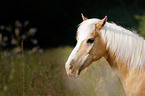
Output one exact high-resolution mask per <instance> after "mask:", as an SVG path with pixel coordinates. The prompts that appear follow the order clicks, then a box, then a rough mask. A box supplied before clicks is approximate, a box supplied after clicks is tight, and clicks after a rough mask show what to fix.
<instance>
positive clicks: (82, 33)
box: [77, 19, 98, 41]
mask: <svg viewBox="0 0 145 96" xmlns="http://www.w3.org/2000/svg"><path fill="white" fill-rule="evenodd" d="M97 21H98V19H89V20H86V21H83V22H82V23H81V24H80V26H79V27H78V30H77V39H78V38H79V39H81V41H83V40H84V39H86V38H87V36H89V35H91V34H92V32H93V31H94V30H95V24H96V22H97Z"/></svg>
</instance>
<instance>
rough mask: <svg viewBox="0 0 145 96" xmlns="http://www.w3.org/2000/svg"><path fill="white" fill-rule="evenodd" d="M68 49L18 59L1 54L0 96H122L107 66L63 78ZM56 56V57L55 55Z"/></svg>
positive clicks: (102, 62) (98, 64)
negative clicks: (73, 76) (76, 76)
mask: <svg viewBox="0 0 145 96" xmlns="http://www.w3.org/2000/svg"><path fill="white" fill-rule="evenodd" d="M71 50H72V48H71V47H59V48H55V49H49V50H45V52H44V53H43V54H39V53H36V54H33V55H28V54H27V52H24V58H23V59H19V58H18V57H17V54H12V56H11V57H9V58H6V57H5V56H4V52H1V53H0V61H1V63H0V77H1V78H0V96H22V95H23V94H24V96H123V94H124V93H123V90H122V86H121V84H120V82H119V80H118V78H117V77H116V75H115V74H114V73H113V72H112V70H111V68H110V67H109V65H108V63H107V62H106V61H105V60H104V59H103V58H102V59H101V60H100V61H97V62H94V63H93V64H92V65H91V66H89V68H88V69H87V70H84V71H83V72H81V75H80V76H79V77H78V78H70V77H69V76H67V75H66V71H65V67H64V64H65V62H66V60H67V58H68V56H69V54H70V52H71ZM56 54H57V55H56Z"/></svg>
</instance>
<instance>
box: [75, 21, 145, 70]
mask: <svg viewBox="0 0 145 96" xmlns="http://www.w3.org/2000/svg"><path fill="white" fill-rule="evenodd" d="M99 21H100V20H99V19H88V20H86V21H83V22H82V23H81V24H80V25H79V28H78V31H77V39H78V38H79V41H82V40H84V39H85V38H86V37H87V36H88V35H89V34H91V33H92V32H93V31H94V29H95V24H96V23H97V22H99ZM100 31H101V36H102V39H103V41H104V43H105V44H106V50H108V51H109V52H111V54H112V56H114V57H115V58H116V60H120V61H121V62H123V63H124V64H126V66H127V67H128V68H130V69H132V70H133V71H135V70H140V71H141V70H143V68H144V67H145V66H144V65H145V41H144V39H143V38H142V37H139V36H138V35H137V34H136V33H134V32H131V31H129V30H127V29H125V28H123V27H121V26H118V25H116V24H115V23H108V22H106V24H105V26H104V27H103V28H102V29H101V30H100Z"/></svg>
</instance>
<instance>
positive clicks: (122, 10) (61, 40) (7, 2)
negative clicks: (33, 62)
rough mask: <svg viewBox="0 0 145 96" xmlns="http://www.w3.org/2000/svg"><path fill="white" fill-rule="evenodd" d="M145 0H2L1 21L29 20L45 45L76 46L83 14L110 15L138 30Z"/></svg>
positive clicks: (0, 5)
mask: <svg viewBox="0 0 145 96" xmlns="http://www.w3.org/2000/svg"><path fill="white" fill-rule="evenodd" d="M144 8H145V1H144V0H109V1H108V0H89V1H88V0H85V1H84V0H72V1H68V0H19V1H18V0H3V1H1V2H0V13H1V15H0V24H5V25H6V24H12V23H13V22H14V21H15V20H20V21H22V22H23V21H25V20H29V21H30V23H31V25H32V26H35V27H36V28H37V34H36V37H37V38H38V41H39V45H40V46H42V47H57V46H63V45H75V42H76V41H75V35H76V29H77V26H78V24H79V23H80V22H82V19H81V15H80V14H81V13H83V14H84V15H85V16H86V17H88V18H99V19H102V18H103V17H104V16H106V15H107V16H108V21H113V22H114V23H117V24H119V25H121V26H123V27H126V28H133V29H135V30H138V26H139V23H140V21H139V19H138V18H136V16H143V15H144V13H145V11H144V10H145V9H144Z"/></svg>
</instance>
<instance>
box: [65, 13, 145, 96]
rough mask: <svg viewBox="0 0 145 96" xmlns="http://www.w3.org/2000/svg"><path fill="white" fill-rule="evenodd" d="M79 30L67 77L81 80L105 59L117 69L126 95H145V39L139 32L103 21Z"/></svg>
mask: <svg viewBox="0 0 145 96" xmlns="http://www.w3.org/2000/svg"><path fill="white" fill-rule="evenodd" d="M82 19H83V21H82V22H81V23H80V24H79V26H78V29H77V36H76V40H77V44H76V46H75V48H74V49H73V50H72V52H71V54H70V56H69V57H68V60H67V61H66V64H65V69H66V73H67V75H69V76H71V77H75V78H76V77H78V76H79V75H80V73H81V71H82V70H84V69H86V68H87V67H88V66H89V65H91V64H92V63H93V62H94V61H97V60H99V59H100V58H102V57H104V58H105V59H106V60H107V61H108V63H109V65H110V66H111V68H112V70H113V69H115V70H117V71H114V72H116V74H117V76H118V77H119V79H120V81H121V84H122V86H123V89H124V91H125V95H126V96H143V95H145V40H144V39H143V37H141V36H139V35H138V34H137V33H136V32H134V31H130V30H128V29H125V28H123V27H121V26H119V25H117V24H115V23H109V22H107V16H105V17H104V18H103V19H101V20H100V19H97V18H92V19H88V18H86V17H84V15H83V14H82Z"/></svg>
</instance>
